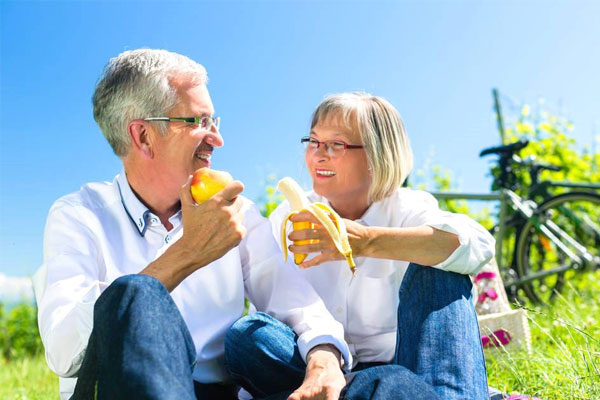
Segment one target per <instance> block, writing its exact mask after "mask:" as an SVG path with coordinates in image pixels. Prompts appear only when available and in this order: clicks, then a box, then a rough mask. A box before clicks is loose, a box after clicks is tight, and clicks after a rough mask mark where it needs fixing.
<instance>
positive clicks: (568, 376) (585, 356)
mask: <svg viewBox="0 0 600 400" xmlns="http://www.w3.org/2000/svg"><path fill="white" fill-rule="evenodd" d="M526 307H528V308H529V309H530V311H529V317H530V321H529V324H530V326H531V334H532V343H533V353H532V354H527V353H525V352H513V351H511V352H507V351H504V350H501V349H499V350H493V351H489V350H486V358H487V368H488V378H489V383H490V385H491V386H494V387H496V388H498V389H501V390H504V391H505V392H509V393H512V392H520V393H527V394H530V395H534V396H537V397H540V398H542V399H545V400H554V399H561V400H562V399H600V271H596V272H595V273H593V274H585V275H582V276H580V278H579V279H577V280H576V281H573V282H572V284H571V285H570V287H568V288H566V289H565V290H564V292H563V294H562V296H561V297H560V298H559V299H558V300H557V301H556V302H555V303H554V304H553V305H552V306H541V307H535V308H533V307H530V306H529V305H526ZM57 398H58V380H57V378H56V376H55V375H54V374H53V373H52V372H50V370H49V369H48V367H47V366H46V363H45V361H44V358H43V356H37V357H33V358H26V359H20V360H16V361H12V362H6V361H5V360H1V359H0V399H2V400H17V399H18V400H25V399H28V400H29V399H31V400H33V399H57Z"/></svg>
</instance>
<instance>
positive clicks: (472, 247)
mask: <svg viewBox="0 0 600 400" xmlns="http://www.w3.org/2000/svg"><path fill="white" fill-rule="evenodd" d="M307 195H308V198H309V200H310V201H311V203H314V202H321V203H325V204H327V205H329V202H328V201H327V199H326V198H324V197H322V196H319V195H317V194H316V193H314V192H309V193H307ZM289 212H290V206H289V203H288V202H287V201H286V202H284V203H282V204H280V205H279V207H278V208H277V209H276V210H275V211H274V212H273V213H272V214H271V215H270V216H269V219H270V221H271V224H272V233H273V236H274V237H275V239H276V240H277V241H278V242H279V243H280V242H281V223H282V222H283V220H284V219H285V217H286V216H287V215H288V213H289ZM356 222H358V223H361V224H363V225H365V226H381V227H395V228H401V227H417V226H422V225H427V226H431V227H433V228H436V229H440V230H442V231H446V232H450V233H454V234H456V235H458V239H459V242H460V246H459V247H458V248H457V249H456V250H455V251H454V252H453V253H452V254H451V255H450V256H449V257H448V258H447V259H446V260H444V261H443V262H441V263H440V264H437V265H434V266H433V267H434V268H439V269H442V270H446V271H452V272H457V273H461V274H475V273H477V272H478V271H479V269H481V267H483V266H484V265H485V264H486V263H488V262H489V261H490V260H491V259H492V257H493V256H494V244H495V241H494V238H493V237H492V236H491V235H490V234H489V232H487V231H486V230H485V229H484V228H483V227H482V226H481V225H479V224H478V223H476V222H475V221H473V220H472V219H471V218H469V217H467V216H465V215H461V214H453V213H450V212H446V211H442V210H440V209H439V207H438V205H437V201H436V200H435V198H434V197H433V196H432V195H430V194H429V193H427V192H423V191H419V190H411V189H404V188H402V189H398V190H397V191H396V192H395V193H393V194H392V195H391V196H389V197H387V198H385V199H384V200H382V201H379V202H376V203H373V204H372V205H371V206H370V207H369V209H368V210H367V211H366V212H365V214H364V215H363V216H362V217H361V218H360V219H358V220H356ZM288 225H289V227H288V234H289V232H290V231H291V223H288ZM354 260H355V262H356V275H354V276H353V275H352V273H351V272H350V269H349V267H348V264H347V263H346V261H332V262H327V263H324V264H322V265H319V266H317V267H312V268H309V269H306V270H302V271H301V274H302V276H304V278H305V279H306V280H307V281H309V282H310V283H311V284H312V286H313V288H314V289H315V290H316V291H317V293H318V294H319V295H320V297H321V298H322V299H323V301H324V302H325V305H326V306H327V309H328V310H329V312H331V314H332V315H333V316H334V317H335V318H336V319H337V320H338V321H340V322H341V323H342V324H343V325H344V330H345V334H346V342H347V343H348V345H349V346H350V351H351V352H352V354H353V358H354V362H355V363H358V362H374V361H379V362H390V361H391V360H392V358H393V356H394V351H395V346H396V329H397V325H398V322H397V309H398V303H399V298H398V292H399V290H400V285H401V283H402V279H403V277H404V274H405V272H406V270H407V268H408V265H409V263H408V262H407V261H395V260H386V259H379V258H365V257H355V258H354Z"/></svg>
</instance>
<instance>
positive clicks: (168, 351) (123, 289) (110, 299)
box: [72, 275, 237, 400]
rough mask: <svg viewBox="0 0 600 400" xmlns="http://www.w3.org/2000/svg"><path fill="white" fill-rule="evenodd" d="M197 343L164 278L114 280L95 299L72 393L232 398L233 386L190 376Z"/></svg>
mask: <svg viewBox="0 0 600 400" xmlns="http://www.w3.org/2000/svg"><path fill="white" fill-rule="evenodd" d="M195 360H196V348H195V346H194V342H193V341H192V337H191V335H190V333H189V331H188V329H187V326H186V325H185V322H184V320H183V318H182V317H181V314H180V313H179V310H178V309H177V306H176V305H175V303H174V302H173V299H172V298H171V296H170V294H169V292H168V291H167V289H166V288H165V287H164V286H163V284H162V283H161V282H160V281H158V280H157V279H155V278H152V277H150V276H147V275H127V276H123V277H121V278H119V279H117V280H115V281H114V282H113V283H112V284H111V285H110V286H109V287H108V288H106V290H105V291H104V292H103V293H102V295H101V296H100V298H98V300H97V301H96V304H95V305H94V329H93V331H92V334H91V336H90V340H89V342H88V347H87V349H86V354H85V357H84V360H83V364H82V366H81V368H80V370H79V373H78V379H77V385H76V387H75V393H74V394H73V397H72V399H86V400H87V399H93V398H94V392H96V391H97V394H98V397H97V398H98V399H100V400H104V399H111V400H112V399H126V400H133V399H157V400H158V399H167V400H169V399H173V400H196V399H207V400H208V399H236V398H237V387H235V386H234V385H222V384H200V383H198V382H194V380H193V378H192V371H193V367H194V363H195Z"/></svg>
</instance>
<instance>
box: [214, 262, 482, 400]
mask: <svg viewBox="0 0 600 400" xmlns="http://www.w3.org/2000/svg"><path fill="white" fill-rule="evenodd" d="M399 296H400V305H399V307H398V332H397V343H396V351H395V355H394V359H393V360H392V363H391V364H389V365H380V366H374V367H370V368H369V365H364V364H359V365H357V366H356V367H355V368H354V370H353V371H352V372H351V373H350V374H348V375H347V376H346V380H347V382H348V383H347V385H346V387H345V388H344V390H343V392H342V393H341V396H340V399H348V400H350V399H351V400H358V399H365V400H366V399H373V400H375V399H377V400H387V399H436V398H443V399H482V400H483V399H487V398H488V392H487V377H486V371H485V361H484V357H483V349H482V347H481V339H480V336H479V327H478V324H477V316H476V314H475V309H474V307H473V303H472V302H471V281H470V279H469V278H468V276H465V275H460V274H455V273H452V272H445V271H441V270H438V269H435V268H431V267H422V266H419V265H416V264H410V266H409V268H408V270H407V272H406V274H405V276H404V279H403V281H402V285H401V287H400V292H399ZM296 339H297V337H296V335H295V334H294V332H293V331H292V330H291V329H290V328H289V327H287V326H286V325H284V324H283V323H281V322H279V321H276V320H275V319H273V318H271V317H270V316H268V315H266V314H263V313H256V314H252V315H248V316H246V317H244V318H242V319H240V320H239V321H237V322H236V323H235V324H234V325H233V326H232V327H231V329H230V330H229V332H228V333H227V336H226V338H225V363H226V367H227V369H228V371H229V373H230V374H231V376H232V377H233V379H234V381H235V382H236V383H238V384H240V385H241V386H243V387H244V388H245V389H246V390H248V392H250V393H251V394H252V395H253V396H255V397H256V398H264V399H269V400H275V399H286V398H287V397H286V396H288V395H289V394H290V393H291V392H292V391H293V390H295V389H296V388H298V387H300V385H301V384H302V381H303V379H304V372H305V368H306V364H305V363H304V361H303V360H302V358H301V357H300V354H299V352H298V348H297V345H296ZM365 367H367V368H365Z"/></svg>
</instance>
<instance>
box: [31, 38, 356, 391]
mask: <svg viewBox="0 0 600 400" xmlns="http://www.w3.org/2000/svg"><path fill="white" fill-rule="evenodd" d="M206 80H207V77H206V72H205V70H204V68H203V67H202V66H201V65H199V64H197V63H195V62H193V61H192V60H190V59H189V58H187V57H184V56H182V55H178V54H175V53H171V52H167V51H164V50H149V49H142V50H134V51H127V52H124V53H122V54H120V55H119V56H118V57H116V58H114V59H111V60H110V62H109V63H108V65H107V66H106V69H105V70H104V73H103V75H102V77H101V79H100V81H99V82H98V84H97V86H96V90H95V93H94V96H93V103H94V117H95V119H96V121H97V123H98V125H99V127H100V129H101V130H102V133H103V134H104V135H105V137H106V139H107V140H108V142H109V143H110V145H111V147H112V148H113V150H114V152H115V154H116V155H117V156H118V157H119V158H120V159H121V161H122V163H123V170H122V171H121V173H120V174H118V175H117V176H116V177H115V179H114V180H113V181H112V182H110V183H109V182H103V183H90V184H87V185H85V186H83V187H82V188H81V189H80V190H79V191H77V192H75V193H72V194H69V195H67V196H64V197H62V198H60V199H59V200H57V201H56V202H55V203H54V205H53V206H52V208H51V210H50V212H49V215H48V220H47V225H46V231H45V237H44V263H43V265H42V266H41V268H40V270H39V271H38V273H36V276H35V278H34V282H35V291H36V297H37V302H38V305H39V328H40V333H41V336H42V340H43V342H44V346H45V349H46V358H47V361H48V364H49V366H50V368H51V369H52V370H53V371H54V372H56V373H57V374H58V375H59V376H61V379H60V390H61V398H63V399H66V398H69V396H70V395H71V393H72V392H73V390H74V392H75V395H74V397H75V398H88V397H92V396H93V395H94V392H97V395H98V397H99V398H101V399H119V398H147V399H163V400H164V399H178V400H181V399H196V398H202V399H229V398H237V390H236V387H235V386H233V385H232V384H231V383H230V382H231V378H230V376H229V375H228V373H227V371H226V368H225V365H224V340H225V334H226V332H227V330H228V329H229V328H230V326H231V325H232V324H233V323H234V322H235V321H236V320H237V319H238V318H239V317H240V316H241V315H242V313H243V311H244V297H245V296H247V297H248V298H249V299H250V300H251V301H252V303H253V304H254V305H256V307H257V308H258V309H259V310H262V311H265V312H266V313H268V314H269V315H270V316H269V315H266V314H265V315H264V318H265V321H267V322H266V323H269V324H272V325H273V326H275V327H277V329H281V330H285V329H289V328H288V327H287V326H285V325H284V324H280V323H279V322H278V321H275V320H274V319H273V318H271V316H272V317H275V318H277V319H279V320H281V321H283V322H284V323H285V324H287V325H288V326H289V327H291V328H293V330H294V332H292V333H291V335H292V337H294V336H293V335H294V333H295V334H296V335H297V343H295V344H293V346H295V347H294V348H292V349H291V350H292V351H293V352H296V354H298V353H299V354H300V356H301V357H302V358H303V359H304V360H305V361H306V363H307V365H306V378H305V380H304V383H303V384H302V385H301V386H300V387H299V388H298V389H297V390H296V394H295V396H296V397H297V398H312V397H313V396H325V393H328V394H327V398H328V399H329V398H337V396H338V394H339V393H340V390H341V389H342V387H343V386H344V384H345V380H344V377H343V374H342V370H341V369H340V365H344V364H345V365H351V363H352V362H351V359H350V355H349V351H348V347H347V345H346V343H345V342H344V334H343V328H342V326H341V325H340V324H339V323H337V322H336V321H335V320H334V319H333V318H332V317H331V316H330V315H329V313H328V312H327V310H326V309H325V307H324V305H323V303H322V301H321V300H320V298H319V297H318V296H317V295H316V294H315V292H314V291H313V290H312V288H311V287H310V285H308V284H307V283H306V282H305V281H303V280H302V279H299V278H298V276H297V275H296V273H297V271H295V270H294V268H292V267H290V266H289V265H284V264H282V262H281V254H280V253H279V251H278V249H277V246H276V244H275V241H274V240H273V238H272V236H271V232H270V230H271V228H270V225H269V222H268V221H267V220H266V219H264V218H262V217H261V215H260V213H259V212H258V210H257V207H256V206H255V205H253V204H252V203H251V202H250V201H249V200H247V199H245V198H243V197H242V196H240V193H241V192H242V190H243V185H242V184H241V183H240V182H237V181H236V182H233V183H232V184H230V185H229V186H227V187H226V188H225V189H224V190H223V191H222V192H220V193H218V194H217V195H215V196H214V197H213V198H212V199H211V200H209V201H207V202H206V203H203V204H202V205H198V204H196V203H195V202H194V201H193V199H192V197H191V195H190V175H191V174H192V173H193V172H194V171H195V170H196V169H198V168H200V167H209V166H210V163H211V156H212V153H213V150H214V149H215V148H218V147H221V146H223V138H222V137H221V135H220V132H219V119H218V118H216V117H215V116H214V108H213V104H212V102H211V98H210V96H209V93H208V90H207V87H206ZM277 324H279V325H277ZM288 334H289V332H288ZM74 378H78V380H77V382H76V383H75V379H74ZM272 379H273V382H276V381H277V380H278V379H279V377H277V376H273V377H272ZM323 398H324V397H323Z"/></svg>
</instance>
